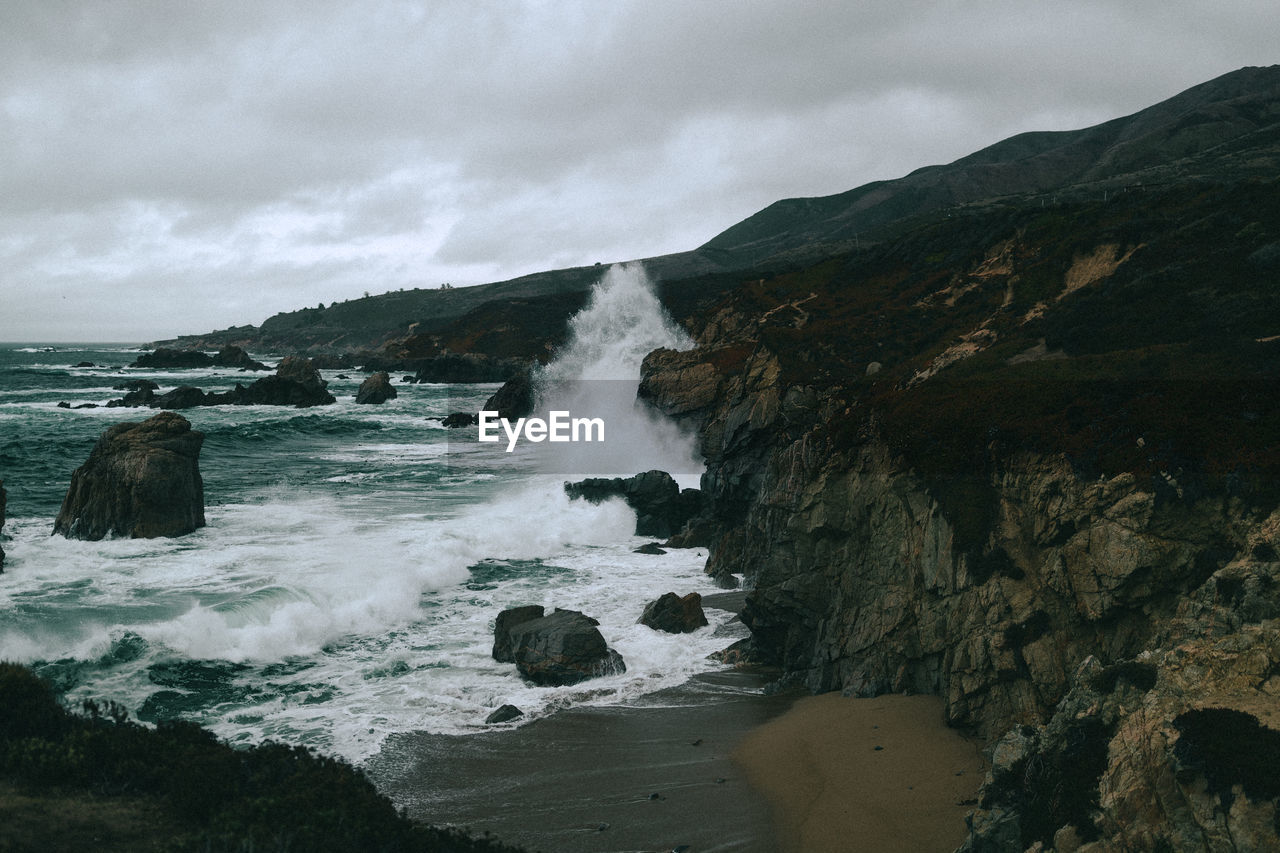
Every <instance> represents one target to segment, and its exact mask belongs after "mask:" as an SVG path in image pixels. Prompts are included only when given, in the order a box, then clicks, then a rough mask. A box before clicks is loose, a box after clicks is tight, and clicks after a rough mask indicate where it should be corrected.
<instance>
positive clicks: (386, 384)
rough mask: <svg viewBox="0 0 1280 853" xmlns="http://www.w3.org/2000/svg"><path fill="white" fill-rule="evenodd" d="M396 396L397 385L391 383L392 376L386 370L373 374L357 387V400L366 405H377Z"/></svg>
mask: <svg viewBox="0 0 1280 853" xmlns="http://www.w3.org/2000/svg"><path fill="white" fill-rule="evenodd" d="M395 398H396V389H395V386H394V385H392V384H391V376H390V375H389V374H388V373H386V372H385V371H383V372H381V373H375V374H373V375H372V376H370V377H369V378H368V379H365V380H364V381H363V382H361V383H360V387H359V388H358V389H356V402H357V403H360V404H364V405H371V406H376V405H380V404H382V403H385V402H387V401H388V400H394V399H395Z"/></svg>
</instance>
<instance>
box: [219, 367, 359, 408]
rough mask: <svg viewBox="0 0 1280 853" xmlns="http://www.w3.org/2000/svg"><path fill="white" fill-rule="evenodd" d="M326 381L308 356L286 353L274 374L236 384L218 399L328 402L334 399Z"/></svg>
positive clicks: (243, 402)
mask: <svg viewBox="0 0 1280 853" xmlns="http://www.w3.org/2000/svg"><path fill="white" fill-rule="evenodd" d="M328 385H329V383H327V382H325V381H324V379H322V378H321V377H320V371H319V370H317V369H316V366H315V365H314V364H313V363H312V361H311V359H308V358H302V357H300V356H294V355H290V356H285V358H284V359H283V360H282V361H281V362H280V364H279V365H278V366H277V367H276V372H275V374H274V375H273V376H264V377H263V378H261V379H259V380H258V381H257V382H254V383H253V384H252V385H250V386H249V387H248V388H244V387H243V386H240V385H237V386H236V387H235V389H234V390H232V391H228V392H227V393H226V394H223V395H210V396H211V397H214V396H217V397H219V398H220V399H219V400H218V402H222V403H235V404H238V405H267V406H296V407H298V408H300V409H302V408H307V407H310V406H327V405H329V404H330V403H336V402H337V400H336V399H335V398H334V396H333V395H332V394H330V393H329V392H328V391H327V390H325V389H326V388H327V387H328Z"/></svg>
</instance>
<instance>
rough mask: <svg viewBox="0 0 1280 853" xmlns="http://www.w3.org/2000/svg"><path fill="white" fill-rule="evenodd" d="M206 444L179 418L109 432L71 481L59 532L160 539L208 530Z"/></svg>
mask: <svg viewBox="0 0 1280 853" xmlns="http://www.w3.org/2000/svg"><path fill="white" fill-rule="evenodd" d="M203 442H204V434H203V433H200V432H196V431H195V430H193V429H191V424H190V422H189V421H187V419H186V418H184V417H182V416H181V415H178V414H174V413H173V412H161V413H160V414H158V415H155V416H154V417H151V418H148V419H147V420H145V421H142V422H141V423H122V424H116V425H115V426H113V427H111V428H109V429H108V430H107V431H106V432H104V433H103V434H102V437H101V438H99V439H98V443H97V444H95V445H94V447H93V451H92V452H91V453H90V454H89V459H88V461H86V462H85V463H84V464H83V465H81V466H80V467H79V468H77V469H76V470H75V472H74V473H73V474H72V475H71V486H70V488H68V489H67V495H66V498H64V499H63V501H62V509H61V510H60V511H59V512H58V518H57V520H56V521H55V522H54V526H53V532H54V533H61V534H62V535H63V536H66V537H67V538H69V539H91V540H92V539H102V538H103V537H105V536H127V537H131V538H153V537H157V536H181V535H183V534H184V533H190V532H191V531H193V530H196V529H197V528H200V527H204V483H203V481H202V480H201V479H200V467H199V460H200V446H201V444H203Z"/></svg>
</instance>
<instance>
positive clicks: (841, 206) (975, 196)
mask: <svg viewBox="0 0 1280 853" xmlns="http://www.w3.org/2000/svg"><path fill="white" fill-rule="evenodd" d="M1277 172H1280V65H1277V66H1268V67H1246V68H1242V69H1239V70H1237V71H1233V72H1230V73H1227V74H1224V75H1222V76H1220V77H1217V78H1214V79H1213V80H1209V81H1206V82H1204V83H1201V84H1198V85H1196V86H1193V87H1191V88H1190V89H1187V90H1185V91H1183V92H1181V93H1179V94H1177V95H1174V96H1173V97H1171V98H1168V99H1166V100H1164V101H1161V102H1159V103H1157V104H1155V105H1152V106H1150V107H1147V108H1146V109H1144V110H1140V111H1138V112H1136V113H1133V114H1131V115H1129V116H1122V117H1119V118H1115V119H1111V120H1109V121H1106V122H1103V123H1101V124H1098V125H1093V126H1091V127H1087V128H1083V129H1080V130H1074V131H1032V132H1028V133H1022V134H1018V135H1016V136H1013V137H1009V138H1008V139H1005V140H1001V141H999V142H996V143H994V144H992V145H989V146H987V147H985V148H982V149H980V150H978V151H975V152H973V153H971V154H969V155H966V156H965V157H961V158H960V159H958V160H956V161H953V162H952V163H949V164H941V165H930V166H923V167H921V168H919V169H916V170H914V171H912V172H910V173H908V174H907V175H905V176H903V177H901V178H897V179H893V180H886V181H874V182H871V183H868V184H864V185H861V186H859V187H855V188H853V189H850V190H846V191H843V192H841V193H837V194H834V195H829V196H819V197H811V198H791V199H781V200H779V201H777V202H774V203H773V204H771V205H769V206H767V207H765V208H764V209H762V210H760V211H758V212H757V213H755V214H752V215H751V216H749V217H747V218H746V219H744V220H742V221H741V222H739V223H737V224H735V225H733V226H731V227H729V228H728V229H726V230H724V231H722V232H721V233H720V234H718V235H716V236H715V237H713V238H712V239H711V240H709V241H707V242H706V243H704V244H702V245H701V246H699V247H697V248H696V249H692V250H690V251H687V252H679V253H674V254H669V255H662V256H657V257H652V258H644V259H641V260H639V261H638V262H640V263H643V264H644V265H645V267H646V269H647V270H648V272H649V274H650V276H651V277H653V278H654V279H655V280H658V281H659V282H665V283H673V282H679V281H685V282H688V283H689V284H688V286H689V287H693V286H698V285H697V284H696V282H697V281H699V280H702V279H705V278H708V277H715V276H717V275H719V274H723V273H733V272H739V271H755V272H760V271H768V270H770V269H778V268H783V267H787V266H794V265H797V264H802V263H807V262H809V261H812V260H814V259H816V258H820V257H823V256H830V255H836V254H841V253H843V252H847V251H849V250H851V249H854V248H856V247H858V246H861V245H866V244H868V243H871V242H876V241H879V240H884V239H890V238H892V237H893V236H895V235H896V234H898V233H902V232H903V231H905V230H906V229H908V228H909V227H912V224H913V223H918V222H920V221H921V220H922V218H928V217H930V216H943V215H946V214H947V213H949V212H951V211H954V210H958V209H965V208H969V207H972V206H974V205H984V204H991V203H995V202H997V201H999V200H1002V199H1017V200H1019V201H1020V202H1025V201H1027V200H1028V199H1034V198H1036V197H1040V198H1041V203H1042V204H1044V203H1049V202H1050V201H1056V200H1057V197H1058V196H1062V197H1064V198H1065V197H1072V196H1080V195H1082V194H1089V193H1093V194H1099V193H1101V194H1104V195H1105V194H1106V193H1108V192H1110V191H1112V190H1117V191H1118V190H1123V189H1126V188H1130V187H1133V186H1150V185H1153V184H1160V183H1168V182H1171V181H1185V180H1208V181H1214V182H1223V181H1235V180H1241V179H1244V178H1248V177H1255V176H1270V175H1274V174H1276V173H1277ZM600 267H601V265H599V264H597V265H595V266H591V267H572V268H567V269H561V270H548V271H544V272H538V273H532V274H529V275H525V276H520V277H517V278H514V279H509V280H507V281H502V282H494V283H489V284H482V285H475V286H473V287H466V288H455V289H448V290H440V289H433V290H426V289H414V290H410V291H397V292H390V293H385V294H380V295H377V296H369V297H365V298H363V299H354V300H347V301H346V302H342V303H334V304H333V305H330V306H328V307H324V306H323V305H322V306H321V307H318V308H302V309H298V310H295V311H288V312H281V313H278V314H275V315H273V316H272V317H269V318H268V319H266V320H265V321H263V322H262V324H261V325H260V326H252V325H250V326H236V327H232V328H230V329H226V330H221V331H215V332H209V333H206V334H203V335H185V336H181V337H178V338H173V339H169V340H166V341H157V342H156V343H155V344H154V345H157V346H159V345H164V346H179V347H199V348H217V347H220V346H223V345H226V344H235V345H237V346H242V347H245V348H248V349H254V350H258V351H270V352H308V353H335V352H355V351H376V350H379V349H382V348H384V347H387V346H388V345H391V346H392V347H395V346H396V345H397V343H398V342H399V341H403V340H405V339H407V338H409V337H411V336H415V335H416V336H418V337H419V338H420V339H423V336H430V337H431V338H432V342H431V343H430V346H429V347H428V349H431V350H432V351H437V350H440V349H442V348H443V349H444V350H446V351H456V350H450V347H449V342H450V341H452V342H453V344H454V346H458V345H462V346H470V345H471V344H468V343H466V342H473V343H474V342H476V341H479V340H480V339H481V338H483V339H484V340H485V341H488V342H490V343H489V345H491V346H492V347H494V348H495V353H496V351H498V350H501V351H503V352H511V351H512V350H513V349H514V348H517V347H513V345H512V343H511V342H510V341H503V340H499V338H500V337H501V336H500V335H493V334H489V335H483V336H482V335H479V334H477V331H476V328H475V326H476V324H477V323H478V322H483V318H484V316H485V315H487V314H492V313H493V309H492V308H489V309H488V310H486V309H485V306H486V305H492V304H493V303H495V302H499V301H506V300H514V299H523V300H531V301H533V302H537V301H538V300H543V299H558V300H559V302H560V305H559V307H556V308H551V307H550V306H548V310H550V311H553V312H559V313H558V314H557V315H556V316H559V315H560V314H563V318H564V319H565V320H567V318H568V316H569V315H570V314H571V313H572V306H573V305H574V304H575V300H574V299H566V298H565V297H566V296H567V295H572V294H585V293H586V292H588V291H589V289H590V287H591V285H592V284H593V283H594V282H595V280H596V279H597V278H598V277H599V274H600V273H601V272H602V269H601V268H600ZM667 289H668V291H670V290H671V289H672V288H670V287H668V288H667ZM533 314H534V315H535V316H537V317H538V325H539V331H538V332H537V333H536V334H535V335H534V336H533V339H531V340H530V335H529V334H528V333H527V331H526V330H524V329H522V328H520V327H519V325H518V324H516V325H512V326H510V327H509V330H508V332H507V334H508V335H509V336H511V337H512V338H513V340H519V341H521V342H522V344H527V346H526V349H527V350H529V353H534V352H545V351H547V349H548V348H549V347H554V346H555V345H556V344H557V343H558V342H559V339H558V336H557V335H556V334H548V333H547V332H546V331H545V329H546V327H547V326H548V325H555V324H554V323H551V324H549V323H548V317H547V316H545V314H544V312H539V311H537V310H534V311H533ZM561 325H563V324H561ZM401 349H403V347H401ZM465 351H476V352H478V353H479V354H482V355H489V354H491V353H489V352H487V351H486V350H465ZM527 354H528V353H527Z"/></svg>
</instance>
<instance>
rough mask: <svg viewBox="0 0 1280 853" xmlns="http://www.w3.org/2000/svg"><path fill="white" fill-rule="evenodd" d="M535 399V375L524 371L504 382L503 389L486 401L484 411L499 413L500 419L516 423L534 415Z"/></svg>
mask: <svg viewBox="0 0 1280 853" xmlns="http://www.w3.org/2000/svg"><path fill="white" fill-rule="evenodd" d="M535 397H536V395H535V393H534V387H533V373H532V371H529V370H522V371H520V372H519V373H517V374H516V375H515V376H512V377H511V378H510V379H508V380H507V381H506V382H504V383H503V384H502V387H501V388H499V389H498V390H497V391H496V392H495V393H494V395H493V396H492V397H490V398H489V399H488V400H486V401H485V404H484V409H483V411H486V412H497V413H498V417H501V418H506V419H507V420H509V421H514V420H517V419H519V418H525V417H528V416H529V415H530V414H532V413H533V404H534V400H535Z"/></svg>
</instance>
